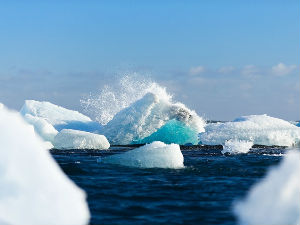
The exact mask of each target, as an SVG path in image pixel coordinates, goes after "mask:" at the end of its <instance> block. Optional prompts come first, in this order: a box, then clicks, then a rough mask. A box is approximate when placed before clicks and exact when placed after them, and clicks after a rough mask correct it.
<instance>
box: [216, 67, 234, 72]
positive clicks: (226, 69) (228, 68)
mask: <svg viewBox="0 0 300 225" xmlns="http://www.w3.org/2000/svg"><path fill="white" fill-rule="evenodd" d="M234 70H235V67H233V66H223V67H221V68H220V69H219V70H218V72H219V73H224V74H227V73H232V72H233V71H234Z"/></svg>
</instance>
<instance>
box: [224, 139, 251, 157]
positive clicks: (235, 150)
mask: <svg viewBox="0 0 300 225" xmlns="http://www.w3.org/2000/svg"><path fill="white" fill-rule="evenodd" d="M252 146H253V142H252V141H243V140H231V139H230V140H226V141H225V144H224V145H223V150H222V153H223V154H225V153H230V154H239V153H248V152H249V150H250V148H251V147H252Z"/></svg>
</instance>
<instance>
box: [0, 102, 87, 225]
mask: <svg viewBox="0 0 300 225" xmlns="http://www.w3.org/2000/svg"><path fill="white" fill-rule="evenodd" d="M0 130H1V135H0V143H1V148H0V190H1V194H0V221H1V224H48V223H51V224H54V225H55V224H57V225H61V224H74V225H76V224H78V225H80V224H81V225H83V224H87V223H88V222H89V217H90V214H89V209H88V205H87V202H86V196H85V193H84V192H83V191H82V190H81V189H79V188H78V187H77V186H76V185H75V184H74V183H73V182H72V181H71V180H70V179H69V178H68V177H67V176H66V175H65V174H64V173H63V172H62V170H61V169H60V167H59V166H58V165H57V164H56V162H55V161H54V159H53V158H52V157H51V155H50V154H49V152H48V151H46V149H45V148H44V147H43V145H44V143H43V142H42V140H41V139H40V138H39V137H38V136H37V135H36V134H35V133H34V129H33V127H32V126H31V125H28V124H27V123H26V122H25V121H24V120H23V118H22V117H21V116H20V114H19V113H16V112H11V111H8V110H7V109H6V108H5V107H1V109H0Z"/></svg>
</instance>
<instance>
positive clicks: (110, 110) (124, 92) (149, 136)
mask: <svg viewBox="0 0 300 225" xmlns="http://www.w3.org/2000/svg"><path fill="white" fill-rule="evenodd" d="M81 104H82V105H83V107H84V108H85V111H87V112H89V113H90V114H91V113H93V114H94V117H95V118H96V120H97V121H98V122H100V123H101V124H103V125H104V127H103V134H104V135H105V136H106V137H107V138H108V140H109V142H110V143H112V144H114V145H117V144H132V143H151V142H152V141H165V142H166V143H177V144H185V143H192V144H197V143H198V133H200V132H204V131H205V130H204V126H205V121H204V120H203V119H202V118H201V117H199V116H198V115H197V113H196V112H195V111H193V110H190V109H188V108H187V107H186V106H185V105H184V104H182V103H178V102H177V103H176V102H174V101H173V100H172V96H171V95H169V94H168V93H167V92H166V89H165V88H164V87H161V86H160V85H158V84H157V83H155V82H153V81H151V80H150V79H146V78H141V77H139V76H138V74H133V75H126V76H125V77H123V78H122V79H120V81H119V82H118V83H116V85H113V86H105V88H104V89H103V90H102V91H101V92H100V94H99V95H96V96H91V95H90V97H89V98H87V99H84V100H81Z"/></svg>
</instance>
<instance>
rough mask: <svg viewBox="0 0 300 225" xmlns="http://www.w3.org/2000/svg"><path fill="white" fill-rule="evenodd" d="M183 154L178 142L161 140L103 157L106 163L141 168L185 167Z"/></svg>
mask: <svg viewBox="0 0 300 225" xmlns="http://www.w3.org/2000/svg"><path fill="white" fill-rule="evenodd" d="M183 160H184V158H183V155H182V153H181V151H180V148H179V145H177V144H169V145H168V144H165V143H162V142H160V141H156V142H153V143H151V144H146V145H144V146H142V147H139V148H136V149H134V150H130V151H128V152H125V153H123V154H116V155H111V156H108V157H105V158H103V159H101V161H102V162H104V163H111V164H119V165H123V166H130V167H139V168H172V169H179V168H183V167H184V164H183Z"/></svg>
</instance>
